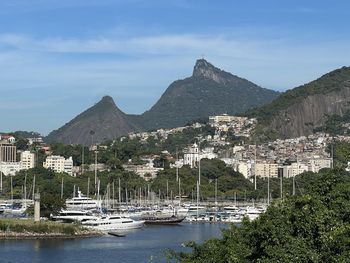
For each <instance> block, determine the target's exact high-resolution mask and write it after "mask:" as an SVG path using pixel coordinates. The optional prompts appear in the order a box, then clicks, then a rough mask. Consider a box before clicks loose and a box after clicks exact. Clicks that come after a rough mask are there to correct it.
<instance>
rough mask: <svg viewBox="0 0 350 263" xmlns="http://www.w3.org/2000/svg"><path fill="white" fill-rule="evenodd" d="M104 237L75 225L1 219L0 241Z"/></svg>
mask: <svg viewBox="0 0 350 263" xmlns="http://www.w3.org/2000/svg"><path fill="white" fill-rule="evenodd" d="M102 235H103V233H101V232H100V231H97V230H92V229H87V228H84V227H82V226H81V225H75V224H63V223H57V222H52V221H40V222H34V220H33V219H26V220H23V219H0V240H10V239H13V240H20V239H75V238H88V237H96V236H102Z"/></svg>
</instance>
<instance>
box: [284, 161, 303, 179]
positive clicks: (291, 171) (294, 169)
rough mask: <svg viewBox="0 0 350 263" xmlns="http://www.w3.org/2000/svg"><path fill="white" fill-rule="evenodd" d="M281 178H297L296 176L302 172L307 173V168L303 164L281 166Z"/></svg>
mask: <svg viewBox="0 0 350 263" xmlns="http://www.w3.org/2000/svg"><path fill="white" fill-rule="evenodd" d="M282 169H283V170H282V171H283V177H285V178H291V177H294V176H297V175H298V174H302V173H304V172H307V171H309V167H308V165H307V164H305V163H301V162H300V163H291V164H290V165H283V166H282Z"/></svg>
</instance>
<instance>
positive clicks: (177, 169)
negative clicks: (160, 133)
mask: <svg viewBox="0 0 350 263" xmlns="http://www.w3.org/2000/svg"><path fill="white" fill-rule="evenodd" d="M178 161H179V154H178V151H177V147H176V182H177V181H179V166H178V164H179V163H178Z"/></svg>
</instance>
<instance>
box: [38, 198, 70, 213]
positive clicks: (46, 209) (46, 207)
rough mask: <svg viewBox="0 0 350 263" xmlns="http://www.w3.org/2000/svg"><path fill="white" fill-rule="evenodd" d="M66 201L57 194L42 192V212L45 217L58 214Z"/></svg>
mask: <svg viewBox="0 0 350 263" xmlns="http://www.w3.org/2000/svg"><path fill="white" fill-rule="evenodd" d="M65 206H66V203H65V200H64V199H61V198H60V197H59V196H57V195H53V194H50V193H42V194H41V196H40V214H41V215H42V216H44V217H50V214H58V213H59V212H60V211H61V210H62V209H63V208H65Z"/></svg>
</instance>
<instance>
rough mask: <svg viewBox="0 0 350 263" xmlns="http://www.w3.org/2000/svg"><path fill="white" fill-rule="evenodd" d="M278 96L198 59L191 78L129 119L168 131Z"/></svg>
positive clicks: (176, 84) (178, 83)
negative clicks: (196, 120) (148, 108)
mask: <svg viewBox="0 0 350 263" xmlns="http://www.w3.org/2000/svg"><path fill="white" fill-rule="evenodd" d="M278 94H279V93H278V92H276V91H272V90H268V89H264V88H261V87H259V86H257V85H256V84H254V83H252V82H250V81H248V80H246V79H243V78H240V77H238V76H235V75H232V74H231V73H228V72H225V71H223V70H220V69H218V68H216V67H214V66H213V65H212V64H210V63H209V62H207V61H206V60H204V59H199V60H197V62H196V64H195V66H194V69H193V74H192V76H191V77H188V78H185V79H183V80H177V81H175V82H173V83H172V84H171V85H170V86H169V87H168V89H167V90H166V91H165V92H164V94H163V95H162V96H161V98H160V99H159V100H158V101H157V103H156V104H155V105H154V106H153V107H152V108H151V109H150V110H149V111H146V112H145V113H143V114H142V115H140V116H133V118H134V120H135V121H137V122H138V123H139V124H140V125H141V126H142V127H143V128H144V129H146V130H150V129H156V128H171V127H177V126H183V125H185V124H186V123H188V122H190V121H192V120H194V119H199V118H207V117H208V116H209V115H215V114H222V113H227V114H237V113H242V112H244V111H246V110H248V109H250V108H253V107H257V106H261V105H264V104H267V103H269V102H271V101H272V100H273V99H274V98H276V97H277V96H278Z"/></svg>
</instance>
